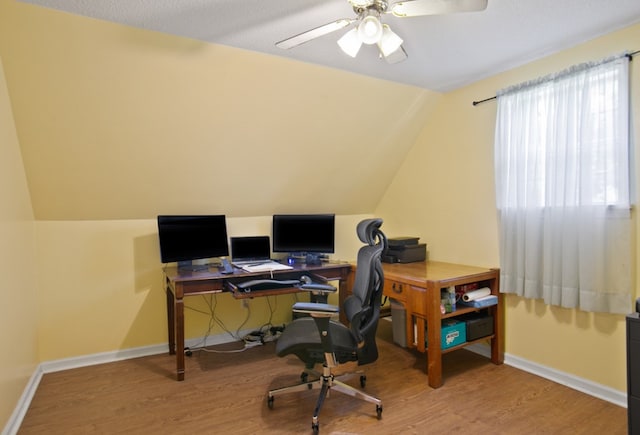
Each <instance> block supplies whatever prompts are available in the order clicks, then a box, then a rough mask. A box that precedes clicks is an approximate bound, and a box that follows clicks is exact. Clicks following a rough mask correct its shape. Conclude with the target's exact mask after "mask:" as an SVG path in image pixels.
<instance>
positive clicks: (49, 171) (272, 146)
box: [0, 2, 439, 220]
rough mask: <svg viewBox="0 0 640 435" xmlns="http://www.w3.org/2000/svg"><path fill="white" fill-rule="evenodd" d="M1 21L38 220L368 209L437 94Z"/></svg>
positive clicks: (188, 42)
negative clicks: (169, 214)
mask: <svg viewBox="0 0 640 435" xmlns="http://www.w3.org/2000/svg"><path fill="white" fill-rule="evenodd" d="M0 17H1V18H0V56H2V61H3V63H4V65H5V70H6V80H7V84H8V88H9V92H10V97H11V102H12V107H13V111H14V117H15V120H16V127H17V131H18V136H19V141H20V145H21V148H22V152H23V159H24V162H25V168H26V173H27V178H28V183H29V189H30V192H31V197H32V202H33V206H34V213H35V216H36V218H37V219H41V220H81V219H88V220H102V219H138V218H153V217H155V216H156V215H157V214H163V213H225V214H227V215H228V216H265V215H270V214H272V213H276V212H281V213H286V212H333V213H336V214H365V213H371V212H373V210H374V209H375V206H376V205H377V203H378V201H379V199H380V197H381V195H382V194H383V193H384V191H385V189H386V187H387V186H388V184H389V183H390V182H391V180H392V178H393V176H394V175H395V173H396V171H397V170H398V167H399V166H400V164H401V162H402V160H403V159H404V156H405V155H406V153H407V151H408V149H409V148H410V147H411V145H412V144H413V142H414V140H415V137H416V135H417V134H418V133H419V131H420V129H421V128H422V124H423V122H424V119H426V117H427V115H428V112H429V110H431V109H432V108H433V107H434V105H435V104H436V103H437V101H438V98H439V94H437V93H433V92H430V91H427V90H424V89H420V88H416V87H412V86H407V85H403V84H397V83H392V82H388V81H383V80H379V79H374V78H367V77H362V76H358V75H355V74H351V73H347V72H341V71H338V70H335V69H330V68H326V67H320V66H314V65H309V64H305V63H300V62H295V61H292V60H288V59H284V58H279V57H274V56H270V55H265V54H258V53H255V52H249V51H245V50H240V49H236V48H231V47H226V46H222V45H217V44H209V43H204V42H201V41H195V40H192V39H187V38H182V37H176V36H171V35H166V34H161V33H157V32H151V31H147V30H140V29H135V28H132V27H128V26H123V25H118V24H113V23H108V22H104V21H100V20H95V19H91V18H86V17H79V16H75V15H70V14H66V13H61V12H58V11H53V10H50V9H45V8H40V7H35V6H32V5H26V4H24V3H17V2H5V3H2V4H0Z"/></svg>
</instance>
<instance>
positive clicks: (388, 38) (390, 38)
mask: <svg viewBox="0 0 640 435" xmlns="http://www.w3.org/2000/svg"><path fill="white" fill-rule="evenodd" d="M402 42H403V41H402V38H400V37H399V36H398V35H397V34H395V33H394V32H393V30H391V28H390V27H389V26H388V25H387V24H383V26H382V37H381V38H380V41H378V48H379V49H380V52H381V53H382V55H383V56H384V57H387V56H389V55H390V54H391V53H393V52H394V51H396V50H397V49H399V48H400V46H401V45H402Z"/></svg>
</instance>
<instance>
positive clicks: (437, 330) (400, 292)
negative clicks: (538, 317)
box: [340, 261, 504, 388]
mask: <svg viewBox="0 0 640 435" xmlns="http://www.w3.org/2000/svg"><path fill="white" fill-rule="evenodd" d="M382 267H383V270H384V279H385V281H384V290H383V294H384V295H385V296H388V297H390V298H393V299H395V300H396V301H398V302H399V303H400V304H402V306H403V307H404V309H405V310H406V335H407V346H408V347H410V348H413V349H416V350H418V351H420V352H427V367H426V369H427V373H428V375H429V386H431V387H432V388H439V387H440V386H442V383H443V381H442V354H443V353H446V352H451V351H453V350H456V349H460V348H463V347H465V346H468V345H470V344H473V343H477V342H484V341H486V340H487V339H488V340H490V344H491V362H493V363H494V364H502V363H503V362H504V343H503V341H504V339H503V336H504V326H503V324H504V322H503V313H502V310H503V309H502V304H503V303H502V297H501V295H500V293H499V288H500V270H499V269H487V268H482V267H475V266H466V265H460V264H452V263H442V262H435V261H426V262H416V263H405V264H399V263H395V264H389V263H383V266H382ZM353 278H354V273H353V272H352V274H351V276H350V277H349V283H348V285H347V288H348V289H349V290H350V289H351V283H352V281H353ZM473 283H478V286H479V287H489V288H490V289H491V294H494V295H496V296H498V304H497V305H494V306H491V307H486V308H480V309H479V308H462V307H460V306H458V307H457V309H456V311H454V312H452V313H447V314H442V313H441V310H440V303H441V300H440V292H441V289H445V288H447V287H450V286H458V285H465V284H473ZM347 296H348V292H340V305H341V306H342V302H343V300H344V299H345V298H346V297H347ZM481 310H486V311H487V312H488V314H489V315H491V316H493V322H494V324H493V331H494V332H493V334H492V335H490V336H488V337H483V338H481V339H478V340H474V341H470V342H465V343H463V344H460V345H458V346H454V347H451V348H448V349H446V350H444V351H443V350H442V346H441V335H440V334H441V322H442V320H443V319H447V318H452V317H457V316H461V315H463V314H468V313H472V312H475V311H481ZM425 329H426V331H427V332H426V339H427V340H426V341H427V343H428V349H427V346H426V345H425Z"/></svg>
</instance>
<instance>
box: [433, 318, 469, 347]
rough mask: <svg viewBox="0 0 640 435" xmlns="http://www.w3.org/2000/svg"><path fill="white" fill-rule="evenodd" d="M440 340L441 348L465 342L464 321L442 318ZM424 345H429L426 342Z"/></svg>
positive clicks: (465, 329)
mask: <svg viewBox="0 0 640 435" xmlns="http://www.w3.org/2000/svg"><path fill="white" fill-rule="evenodd" d="M440 340H441V341H440V343H441V344H440V346H441V348H442V350H445V349H449V348H450V347H453V346H458V345H459V344H462V343H465V342H466V341H467V328H466V325H465V323H464V322H462V321H460V320H455V319H445V320H443V321H442V329H441V331H440ZM425 343H426V339H425ZM426 345H427V347H429V343H426Z"/></svg>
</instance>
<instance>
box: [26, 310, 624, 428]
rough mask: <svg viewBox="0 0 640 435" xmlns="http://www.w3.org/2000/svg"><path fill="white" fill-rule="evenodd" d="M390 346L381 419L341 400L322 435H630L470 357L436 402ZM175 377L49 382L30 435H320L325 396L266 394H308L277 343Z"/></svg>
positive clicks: (370, 386)
mask: <svg viewBox="0 0 640 435" xmlns="http://www.w3.org/2000/svg"><path fill="white" fill-rule="evenodd" d="M391 334H392V332H391V325H390V323H389V322H386V321H382V322H381V324H380V327H379V330H378V336H379V338H378V345H379V349H380V358H379V359H378V361H376V362H375V363H373V364H370V365H367V366H364V367H362V369H364V370H365V372H366V375H367V385H366V391H367V392H368V393H370V394H373V395H375V396H376V397H378V398H380V399H381V400H382V401H383V404H384V411H383V413H382V419H381V420H378V419H377V418H376V412H375V406H374V405H372V404H370V403H366V402H363V401H359V400H356V399H353V398H351V397H346V396H343V395H341V394H338V393H334V394H332V395H331V396H330V397H329V398H328V399H327V400H326V401H325V404H324V407H323V409H322V412H321V413H320V433H321V434H334V435H345V434H594V435H595V434H607V435H617V434H620V435H623V434H626V433H627V413H626V409H625V408H621V407H619V406H616V405H613V404H611V403H608V402H606V401H603V400H600V399H596V398H594V397H591V396H589V395H586V394H583V393H580V392H578V391H575V390H572V389H570V388H568V387H565V386H562V385H559V384H556V383H553V382H551V381H548V380H545V379H542V378H540V377H537V376H534V375H531V374H528V373H525V372H522V371H520V370H518V369H515V368H513V367H509V366H507V365H501V366H496V365H493V364H491V362H489V361H488V360H487V359H486V358H484V357H482V356H480V355H477V354H474V353H472V352H469V351H466V350H459V351H455V352H452V353H449V354H447V355H445V361H444V373H443V375H444V386H443V387H441V388H439V389H435V390H434V389H432V388H430V387H429V386H428V385H427V375H426V374H425V368H424V367H425V364H426V361H425V356H424V355H422V354H419V353H416V352H412V351H408V350H406V349H402V348H400V347H398V346H396V345H394V344H393V343H392V340H391ZM233 347H235V348H237V347H239V346H238V345H235V344H230V345H226V346H218V348H219V349H220V348H225V349H227V350H228V349H230V348H233ZM341 368H344V369H345V370H346V371H353V370H354V369H355V367H354V366H353V365H349V366H343V367H341ZM174 370H175V359H174V358H173V357H171V356H169V355H168V354H164V355H155V356H150V357H144V358H138V359H132V360H127V361H121V362H116V363H110V364H103V365H98V366H92V367H84V368H79V369H73V370H68V371H63V372H57V373H49V374H46V375H45V376H44V377H43V378H42V381H41V383H40V386H39V388H38V391H37V392H36V394H35V397H34V399H33V401H32V403H31V406H30V408H29V410H28V412H27V413H26V416H25V418H24V421H23V423H22V426H21V429H20V431H19V434H23V435H27V434H45V433H46V434H87V433H101V434H151V433H153V434H192V433H199V434H306V433H311V414H312V412H313V408H314V406H315V401H316V397H317V393H318V390H310V391H305V392H303V393H293V394H291V395H287V396H280V397H277V398H276V399H275V403H274V408H273V409H272V410H270V409H268V408H267V406H266V391H267V390H268V389H270V388H276V387H280V386H284V385H289V384H292V383H295V382H297V381H298V379H299V375H300V373H301V370H302V365H301V364H300V363H299V361H298V360H297V359H296V358H295V357H288V358H278V357H276V356H275V354H274V346H273V344H272V343H268V344H266V345H264V346H260V347H256V348H253V349H250V350H248V351H245V352H241V353H205V352H196V353H194V355H193V357H191V358H187V367H186V376H185V381H184V382H177V381H175V374H174ZM348 383H350V384H352V385H358V384H359V380H358V377H354V378H353V380H352V381H350V382H348Z"/></svg>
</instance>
